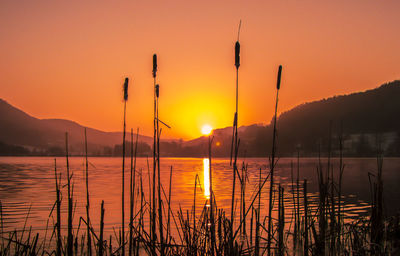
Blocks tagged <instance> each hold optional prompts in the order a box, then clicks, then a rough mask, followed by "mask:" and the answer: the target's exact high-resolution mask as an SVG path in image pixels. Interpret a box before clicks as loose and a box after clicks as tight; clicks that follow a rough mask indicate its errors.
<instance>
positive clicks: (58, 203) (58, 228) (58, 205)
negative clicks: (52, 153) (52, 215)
mask: <svg viewBox="0 0 400 256" xmlns="http://www.w3.org/2000/svg"><path fill="white" fill-rule="evenodd" d="M54 179H55V181H56V198H57V199H56V211H57V213H56V214H57V222H56V231H57V249H56V256H61V246H62V244H61V243H62V240H61V199H60V185H59V183H58V181H57V179H58V177H57V160H56V159H54ZM60 180H61V174H60ZM2 226H3V225H2ZM3 247H4V246H3Z"/></svg>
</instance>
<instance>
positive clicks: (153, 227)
mask: <svg viewBox="0 0 400 256" xmlns="http://www.w3.org/2000/svg"><path fill="white" fill-rule="evenodd" d="M156 77H157V55H156V54H154V55H153V80H154V120H153V130H154V136H153V139H154V141H153V187H152V189H153V198H152V203H153V207H152V212H151V222H150V227H151V231H150V234H151V242H152V252H153V255H154V254H155V248H154V247H155V241H156V165H157V161H156V157H157V155H156V154H157V151H156V150H157V137H158V132H157V122H158V120H157V116H156V114H157V99H156Z"/></svg>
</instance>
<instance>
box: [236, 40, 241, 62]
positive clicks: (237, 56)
mask: <svg viewBox="0 0 400 256" xmlns="http://www.w3.org/2000/svg"><path fill="white" fill-rule="evenodd" d="M235 66H236V68H239V66H240V43H239V41H236V44H235Z"/></svg>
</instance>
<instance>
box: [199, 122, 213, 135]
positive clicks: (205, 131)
mask: <svg viewBox="0 0 400 256" xmlns="http://www.w3.org/2000/svg"><path fill="white" fill-rule="evenodd" d="M211 132H212V127H211V126H210V125H208V124H205V125H203V127H201V133H202V134H203V135H209V134H210V133H211Z"/></svg>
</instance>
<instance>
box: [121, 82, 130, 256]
mask: <svg viewBox="0 0 400 256" xmlns="http://www.w3.org/2000/svg"><path fill="white" fill-rule="evenodd" d="M128 83H129V79H128V78H127V77H126V78H125V82H124V86H123V90H124V126H123V134H122V177H121V183H122V185H121V186H122V192H121V211H122V214H121V232H122V235H121V239H120V243H121V244H120V247H121V255H123V256H124V255H125V137H126V103H127V101H128Z"/></svg>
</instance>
